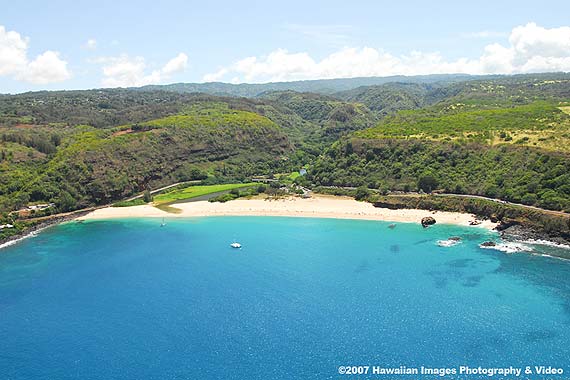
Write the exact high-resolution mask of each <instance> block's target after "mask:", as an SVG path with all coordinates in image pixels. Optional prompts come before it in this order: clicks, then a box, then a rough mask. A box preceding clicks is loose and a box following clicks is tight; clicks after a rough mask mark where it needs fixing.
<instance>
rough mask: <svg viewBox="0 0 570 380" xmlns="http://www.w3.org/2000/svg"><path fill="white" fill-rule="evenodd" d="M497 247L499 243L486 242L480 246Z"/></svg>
mask: <svg viewBox="0 0 570 380" xmlns="http://www.w3.org/2000/svg"><path fill="white" fill-rule="evenodd" d="M496 245H497V243H495V242H494V241H486V242H484V243H481V244H480V245H479V246H480V247H495V246H496Z"/></svg>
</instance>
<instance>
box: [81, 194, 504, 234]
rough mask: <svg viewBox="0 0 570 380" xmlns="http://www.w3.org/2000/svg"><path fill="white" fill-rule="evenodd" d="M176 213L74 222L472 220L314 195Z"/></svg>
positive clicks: (193, 206) (141, 209)
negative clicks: (207, 218) (210, 218)
mask: <svg viewBox="0 0 570 380" xmlns="http://www.w3.org/2000/svg"><path fill="white" fill-rule="evenodd" d="M172 207H175V208H177V209H179V210H180V211H181V212H180V213H178V214H174V213H168V212H165V211H162V210H159V209H157V208H156V207H153V206H150V205H143V206H131V207H106V208H102V209H98V210H95V211H93V212H91V213H89V214H87V215H84V216H81V217H78V218H77V220H94V219H114V218H162V217H164V218H187V217H201V216H292V217H315V218H338V219H365V220H383V221H391V222H409V223H420V221H421V219H422V218H423V217H426V216H432V217H434V218H435V220H436V221H437V223H440V224H457V225H463V226H468V225H469V222H470V221H472V220H473V219H475V216H474V215H472V214H464V213H459V212H446V211H427V210H416V209H400V210H391V209H387V208H378V207H374V206H373V205H372V204H371V203H367V202H358V201H355V200H354V199H352V198H349V197H337V196H328V195H315V196H313V197H312V198H309V199H303V198H298V197H288V198H283V199H273V200H269V199H261V198H254V199H237V200H233V201H229V202H225V203H220V202H208V201H198V202H188V203H178V204H173V205H172ZM495 226H496V224H495V223H492V222H490V221H488V220H486V221H483V222H482V223H481V224H480V225H479V227H484V228H488V229H492V228H494V227H495Z"/></svg>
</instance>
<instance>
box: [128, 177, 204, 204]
mask: <svg viewBox="0 0 570 380" xmlns="http://www.w3.org/2000/svg"><path fill="white" fill-rule="evenodd" d="M200 182H202V181H200V180H196V181H185V182H176V183H173V184H172V185H168V186H163V187H159V188H158V189H155V190H151V191H150V193H151V194H156V193H158V192H161V191H163V190H167V189H170V188H171V187H175V186H178V185H182V184H185V185H192V184H196V183H200ZM143 195H144V193H142V194H139V195H135V196H134V197H130V198H128V199H125V202H129V201H132V200H135V199H139V198H142V197H143Z"/></svg>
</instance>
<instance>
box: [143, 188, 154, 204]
mask: <svg viewBox="0 0 570 380" xmlns="http://www.w3.org/2000/svg"><path fill="white" fill-rule="evenodd" d="M152 199H153V198H152V194H151V193H150V190H149V189H146V190H145V191H144V194H143V201H145V202H146V203H150V202H152Z"/></svg>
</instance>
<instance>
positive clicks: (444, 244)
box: [436, 239, 461, 247]
mask: <svg viewBox="0 0 570 380" xmlns="http://www.w3.org/2000/svg"><path fill="white" fill-rule="evenodd" d="M459 243H461V240H457V239H447V240H438V241H437V242H436V244H437V245H439V246H440V247H453V246H454V245H457V244H459Z"/></svg>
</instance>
